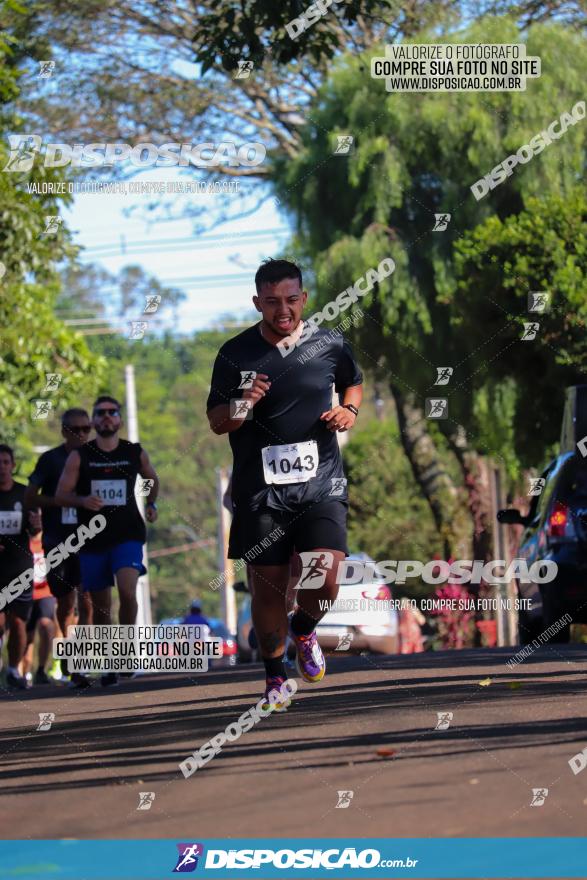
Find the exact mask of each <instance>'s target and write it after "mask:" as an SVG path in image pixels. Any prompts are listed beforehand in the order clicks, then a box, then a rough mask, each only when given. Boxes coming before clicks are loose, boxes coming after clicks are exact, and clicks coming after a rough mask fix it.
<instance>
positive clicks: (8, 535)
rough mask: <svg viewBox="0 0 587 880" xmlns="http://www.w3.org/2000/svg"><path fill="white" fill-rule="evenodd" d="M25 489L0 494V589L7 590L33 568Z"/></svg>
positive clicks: (17, 487) (19, 487)
mask: <svg viewBox="0 0 587 880" xmlns="http://www.w3.org/2000/svg"><path fill="white" fill-rule="evenodd" d="M25 488H26V487H25V486H23V484H22V483H14V484H13V486H12V489H9V490H8V491H7V492H6V491H2V490H0V544H2V545H3V546H4V550H0V586H4V585H6V584H7V583H9V582H10V581H11V580H13V579H14V578H15V577H18V575H19V574H21V573H22V572H23V571H25V570H26V569H27V568H31V567H32V565H33V554H32V553H31V550H30V547H29V533H28V529H27V525H28V521H27V519H26V516H25V512H24V493H25Z"/></svg>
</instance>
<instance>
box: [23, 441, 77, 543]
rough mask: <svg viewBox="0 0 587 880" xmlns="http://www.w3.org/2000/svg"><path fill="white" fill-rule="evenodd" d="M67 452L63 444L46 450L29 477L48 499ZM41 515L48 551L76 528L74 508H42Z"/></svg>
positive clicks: (53, 489) (63, 464) (58, 476)
mask: <svg viewBox="0 0 587 880" xmlns="http://www.w3.org/2000/svg"><path fill="white" fill-rule="evenodd" d="M68 455H69V452H68V451H67V449H66V447H65V443H62V444H61V446H56V447H55V449H48V450H47V452H43V454H42V455H41V456H39V460H38V461H37V463H36V465H35V469H34V471H33V472H32V474H31V475H30V477H29V480H30V482H31V483H32V484H33V485H34V486H37V487H38V488H39V489H40V490H41V494H42V495H46V496H47V497H48V498H53V497H54V496H55V491H56V489H57V484H58V483H59V478H60V477H61V474H62V472H63V468H64V467H65V462H66V461H67V457H68ZM41 512H42V514H43V548H44V549H45V550H49V549H50V548H51V547H55V545H56V544H60V543H61V542H62V541H65V540H66V539H67V538H68V537H69V536H70V535H71V534H72V533H73V532H75V530H76V529H77V526H78V511H77V508H75V507H44V508H43V509H42V511H41Z"/></svg>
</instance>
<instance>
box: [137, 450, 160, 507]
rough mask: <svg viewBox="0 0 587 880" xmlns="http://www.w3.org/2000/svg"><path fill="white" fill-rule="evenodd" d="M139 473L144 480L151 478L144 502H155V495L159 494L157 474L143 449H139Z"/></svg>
mask: <svg viewBox="0 0 587 880" xmlns="http://www.w3.org/2000/svg"><path fill="white" fill-rule="evenodd" d="M139 473H140V475H141V477H143V478H144V479H145V480H153V485H152V486H151V491H150V492H149V494H148V495H147V497H146V499H145V504H148V503H149V501H151V502H152V503H155V501H156V500H157V495H158V494H159V477H158V476H157V471H156V470H155V468H154V467H153V465H152V464H151V460H150V458H149V456H148V455H147V453H146V452H145V450H144V449H141V467H140V470H139Z"/></svg>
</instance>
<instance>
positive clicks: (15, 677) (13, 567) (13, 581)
mask: <svg viewBox="0 0 587 880" xmlns="http://www.w3.org/2000/svg"><path fill="white" fill-rule="evenodd" d="M14 468H15V463H14V453H13V451H12V449H11V448H10V446H6V444H4V443H2V444H0V651H1V649H2V638H3V636H4V628H5V625H6V618H7V617H8V626H9V628H10V634H9V636H8V670H7V674H6V683H7V684H8V685H9V687H16V688H20V689H21V690H24V689H25V688H27V687H28V682H27V680H26V678H24V676H22V675H21V674H20V673H19V671H18V664H19V663H20V661H21V660H22V658H23V657H24V653H25V651H26V643H27V632H26V625H27V621H28V619H29V616H30V614H31V611H32V608H33V554H32V553H31V548H30V542H29V536H30V535H36V534H38V532H40V531H41V514H40V513H39V511H33V510H29V511H27V510H26V509H25V503H24V494H25V488H26V487H25V486H24V485H23V484H22V483H17V482H15V481H14V480H13V478H12V474H13V473H14ZM26 575H28V577H26ZM21 576H25V577H23V580H22V581H21V580H19V579H20V577H21ZM9 585H10V586H9Z"/></svg>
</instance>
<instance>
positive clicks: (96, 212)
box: [65, 168, 290, 333]
mask: <svg viewBox="0 0 587 880" xmlns="http://www.w3.org/2000/svg"><path fill="white" fill-rule="evenodd" d="M186 179H188V178H186V176H185V175H181V174H180V173H179V171H178V170H173V169H163V168H158V169H153V170H150V171H148V172H144V173H142V174H141V175H140V176H138V177H135V178H134V180H136V181H151V182H153V181H163V180H164V181H168V180H179V181H184V182H185V181H186ZM164 198H165V199H168V198H173V199H174V202H173V209H174V213H180V211H181V210H182V209H183V208H184V207H185V206H186V205H187V204H188V201H189V202H192V203H195V204H197V205H198V206H205V207H206V208H208V207H209V209H210V213H209V215H208V214H207V215H206V217H205V223H206V226H207V227H210V226H212V223H213V221H214V220H215V218H216V217H217V215H218V208H219V197H218V196H216V195H214V194H205V195H199V196H198V195H189V196H188V195H178V196H173V197H170V196H167V195H166V196H165V197H164ZM234 198H235V200H236V199H237V198H238V197H237V196H234ZM152 202H153V196H152V195H140V194H138V193H128V194H127V195H124V194H122V193H114V194H113V193H108V194H106V193H104V194H102V193H78V194H76V195H75V201H74V203H73V205H72V206H71V207H70V208H69V209H68V210H66V211H65V222H66V223H67V225H68V227H69V228H70V230H71V231H72V233H73V235H74V241H75V242H76V244H79V245H81V246H83V248H84V250H83V251H82V253H81V256H80V260H81V262H82V263H83V262H92V263H96V264H98V265H100V266H102V267H103V268H104V269H106V270H107V271H109V272H112V273H117V272H118V271H119V270H120V269H122V267H123V266H125V265H131V264H132V265H137V264H138V265H140V266H142V268H143V269H144V270H145V271H146V272H148V273H150V274H152V275H155V276H156V277H157V278H158V279H159V280H160V281H161V282H163V283H167V284H170V285H173V286H174V287H179V288H180V289H182V290H183V291H184V293H185V294H186V299H185V301H184V302H183V303H182V304H181V305H180V307H179V318H180V323H179V327H178V329H179V331H180V332H185V333H190V332H191V331H193V330H196V329H201V328H204V327H208V326H210V325H211V324H212V323H213V322H214V321H215V320H216V319H218V318H219V317H220V316H221V315H225V314H226V313H230V314H233V315H235V316H236V317H239V318H240V317H244V316H245V315H247V313H250V312H251V310H252V309H253V305H252V303H251V297H252V296H253V294H254V292H255V291H254V284H253V276H254V274H255V270H256V268H257V266H258V265H259V263H260V262H261V260H263V259H264V258H266V257H273V256H276V255H277V254H278V253H279V252H280V250H281V249H283V248H284V247H285V246H286V245H287V243H288V240H289V237H290V231H289V228H288V225H287V221H286V219H285V217H284V216H282V215H280V214H279V212H278V211H277V209H276V207H275V205H274V203H273V200H272V199H268V200H267V201H265V202H264V204H263V205H262V206H261V207H260V208H259V209H258V210H257V211H256V212H255V213H254V214H252V215H250V216H246V217H243V218H241V219H237V220H233V221H231V222H227V223H222V224H221V225H219V226H216V227H214V228H213V229H211V231H210V232H209V233H205V234H204V235H203V236H202V235H197V234H195V233H194V230H193V222H192V221H190V220H177V221H170V220H164V221H161V222H158V223H157V222H155V223H154V222H153V221H152V220H151V219H150V218H149V216H148V212H147V211H146V207H147V205H148V204H150V203H152ZM235 204H236V202H235ZM131 207H132V208H133V209H134V210H133V212H132V213H131V215H130V216H127V213H126V212H128V209H129V208H131ZM231 276H234V277H231ZM169 321H170V319H169V318H168V319H167V320H166V321H165V322H164V323H165V324H167V323H168V322H169Z"/></svg>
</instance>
